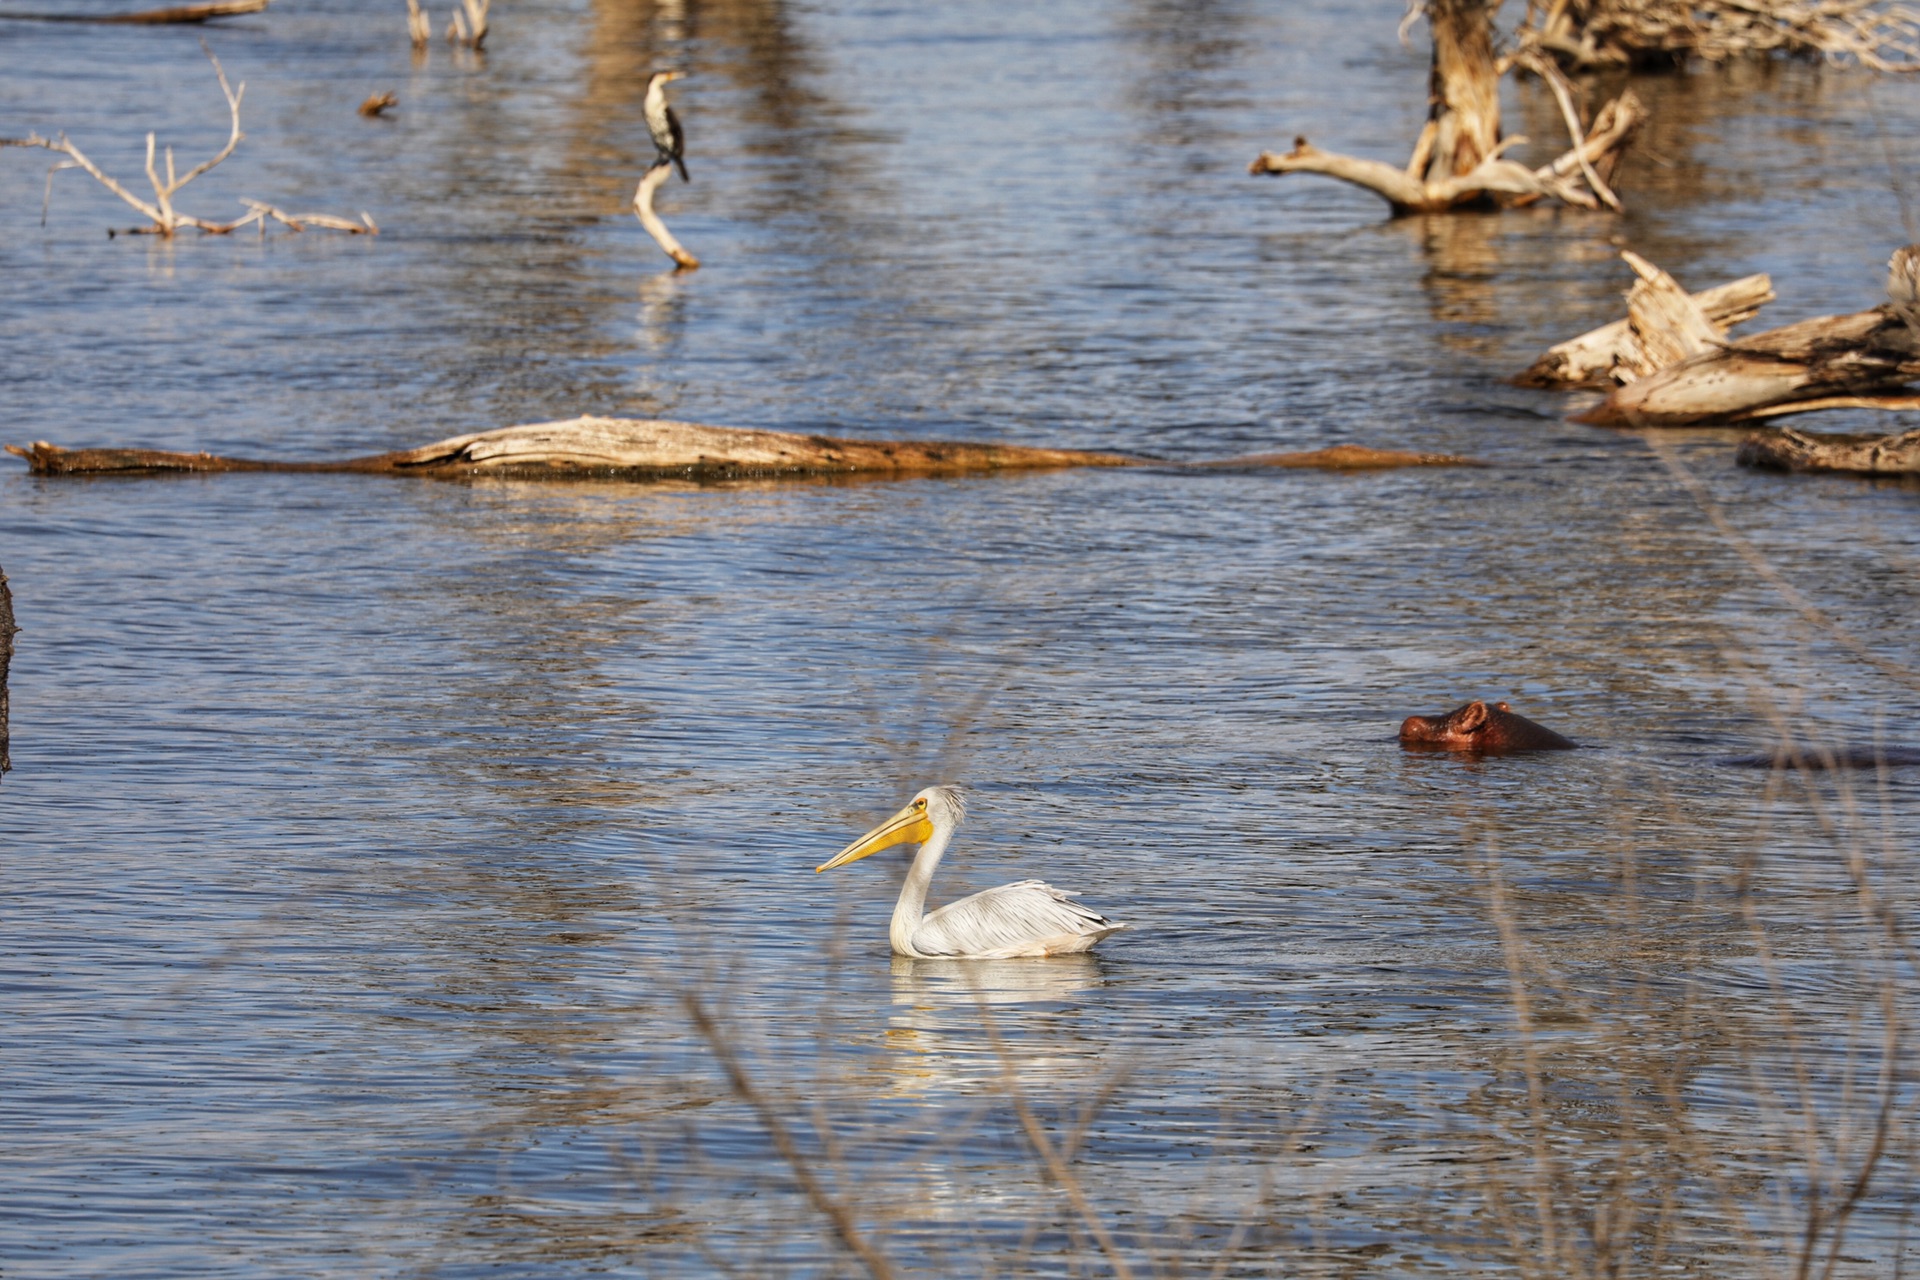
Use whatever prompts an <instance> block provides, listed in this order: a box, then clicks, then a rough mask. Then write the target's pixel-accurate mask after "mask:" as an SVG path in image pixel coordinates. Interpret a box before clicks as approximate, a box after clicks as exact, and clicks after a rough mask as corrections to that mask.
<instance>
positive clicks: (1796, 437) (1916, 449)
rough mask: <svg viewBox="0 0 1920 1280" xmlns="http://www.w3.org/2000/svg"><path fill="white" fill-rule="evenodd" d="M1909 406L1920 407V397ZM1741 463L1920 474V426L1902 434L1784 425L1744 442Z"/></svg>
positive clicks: (1789, 468)
mask: <svg viewBox="0 0 1920 1280" xmlns="http://www.w3.org/2000/svg"><path fill="white" fill-rule="evenodd" d="M1908 398H1909V399H1910V400H1912V401H1913V404H1911V405H1909V406H1908V407H1909V408H1920V397H1908ZM1739 459H1740V463H1741V465H1743V466H1748V467H1758V468H1760V469H1761V470H1765V471H1840V472H1847V473H1849V474H1852V475H1863V476H1911V475H1920V431H1906V432H1902V433H1899V434H1897V435H1886V436H1854V435H1813V434H1810V433H1808V432H1804V431H1795V430H1794V429H1793V428H1792V427H1782V428H1780V429H1779V430H1778V431H1769V432H1756V433H1755V434H1753V435H1750V436H1748V437H1747V438H1746V440H1745V441H1743V442H1742V443H1741V445H1740V453H1739Z"/></svg>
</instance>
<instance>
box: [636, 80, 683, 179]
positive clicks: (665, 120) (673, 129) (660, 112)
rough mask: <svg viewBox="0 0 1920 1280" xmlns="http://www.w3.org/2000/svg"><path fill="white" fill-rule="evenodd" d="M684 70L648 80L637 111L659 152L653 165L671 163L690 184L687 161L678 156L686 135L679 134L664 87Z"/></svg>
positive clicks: (680, 154)
mask: <svg viewBox="0 0 1920 1280" xmlns="http://www.w3.org/2000/svg"><path fill="white" fill-rule="evenodd" d="M685 74H686V73H685V72H684V71H656V72H654V73H653V75H652V76H650V77H648V79H647V97H646V101H645V102H643V103H642V104H641V107H640V110H641V112H642V114H644V115H645V116H646V117H647V132H648V133H650V134H652V135H653V147H654V150H656V151H658V152H659V153H660V158H659V159H658V160H656V161H654V163H655V164H665V163H667V162H668V161H669V160H671V161H672V162H673V163H674V164H675V165H676V166H678V168H679V170H680V180H681V181H682V182H692V181H693V179H692V178H689V177H688V176H687V162H686V161H685V160H683V159H682V158H681V157H682V155H683V154H684V153H685V152H686V149H687V139H686V135H685V134H683V133H681V132H680V117H678V116H676V115H674V114H673V108H672V107H670V106H668V105H667V94H666V87H667V85H668V84H670V83H672V82H673V81H675V80H678V79H679V78H680V77H681V76H683V75H685Z"/></svg>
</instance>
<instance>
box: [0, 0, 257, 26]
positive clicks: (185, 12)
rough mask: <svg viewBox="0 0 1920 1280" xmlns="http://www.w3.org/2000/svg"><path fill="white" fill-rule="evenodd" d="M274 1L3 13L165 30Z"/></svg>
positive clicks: (16, 17) (226, 0)
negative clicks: (90, 11) (113, 10)
mask: <svg viewBox="0 0 1920 1280" xmlns="http://www.w3.org/2000/svg"><path fill="white" fill-rule="evenodd" d="M269 3H271V0H223V2H222V3H218V4H187V5H178V6H176V7H174V8H170V9H141V10H139V11H138V12H135V13H99V14H86V13H0V18H12V19H14V20H15V21H19V22H88V23H95V24H98V25H104V26H135V27H164V26H177V25H192V24H195V23H201V22H212V21H213V20H215V19H216V18H238V17H242V16H244V15H246V14H249V13H259V12H261V11H262V10H263V9H265V8H266V7H267V5H268V4H269Z"/></svg>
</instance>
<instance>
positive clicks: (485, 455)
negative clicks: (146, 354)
mask: <svg viewBox="0 0 1920 1280" xmlns="http://www.w3.org/2000/svg"><path fill="white" fill-rule="evenodd" d="M6 449H7V452H8V453H12V454H16V455H18V456H20V457H22V458H25V459H26V460H27V464H28V466H30V467H31V468H32V469H33V472H34V474H36V475H43V476H80V475H163V474H167V473H180V472H216V471H292V472H307V473H316V472H354V473H360V474H369V475H410V476H429V477H441V478H453V477H473V476H510V477H515V478H520V479H567V478H579V477H600V478H608V479H621V480H660V479H686V480H697V481H715V480H737V479H748V478H756V477H780V476H831V475H867V476H875V477H906V476H939V475H964V474H967V473H972V472H982V471H1014V470H1029V471H1030V470H1039V469H1046V468H1057V467H1133V466H1147V465H1160V466H1164V465H1166V464H1165V463H1163V462H1161V461H1160V460H1158V459H1154V458H1147V457H1140V456H1137V455H1133V454H1125V453H1105V452H1099V451H1096V450H1088V449H1035V448H1028V447H1025V446H1022V445H1007V444H972V443H965V442H956V441H931V440H852V439H848V438H846V437H844V436H817V435H798V434H795V433H793V432H787V431H753V430H748V429H745V428H740V427H709V426H701V425H699V424H696V423H691V422H670V421H667V420H665V419H659V418H593V417H586V418H570V419H567V420H566V421H564V422H541V423H534V424H532V425H529V426H519V427H505V428H502V429H501V430H498V431H483V432H479V433H477V434H475V435H466V436H454V437H453V438H452V439H449V440H438V441H435V442H434V443H433V444H429V445H423V446H421V447H420V448H418V449H402V450H399V451H397V452H394V453H378V454H372V455H370V456H366V457H358V458H341V459H337V460H332V461H320V462H277V461H270V460H262V459H253V458H226V457H221V456H220V455H218V454H212V453H173V452H167V451H164V450H159V449H62V448H59V447H58V446H56V445H51V444H48V443H47V442H46V441H44V440H40V441H36V442H34V443H33V444H32V445H29V446H27V447H24V448H23V447H21V446H19V445H12V444H10V445H8V446H6ZM1198 465H1202V466H1218V467H1247V468H1254V467H1322V468H1328V469H1332V470H1344V471H1353V470H1372V469H1379V468H1383V467H1404V466H1475V465H1479V464H1477V463H1475V462H1474V461H1473V460H1472V459H1470V458H1457V457H1454V456H1453V455H1451V454H1439V453H1407V452H1401V451H1398V450H1391V449H1368V448H1365V447H1362V446H1360V445H1336V446H1334V447H1333V448H1331V449H1317V450H1314V451H1312V452H1309V453H1268V454H1251V455H1249V456H1247V457H1244V458H1229V459H1226V460H1224V461H1222V462H1217V463H1202V464H1198Z"/></svg>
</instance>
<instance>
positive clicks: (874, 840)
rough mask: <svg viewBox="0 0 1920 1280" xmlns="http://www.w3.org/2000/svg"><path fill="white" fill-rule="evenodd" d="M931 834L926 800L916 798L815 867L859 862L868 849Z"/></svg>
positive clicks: (920, 839)
mask: <svg viewBox="0 0 1920 1280" xmlns="http://www.w3.org/2000/svg"><path fill="white" fill-rule="evenodd" d="M932 834H933V819H932V818H929V817H928V816H927V802H926V801H925V800H915V801H914V802H913V803H912V804H910V805H908V806H907V807H906V808H904V809H902V810H901V811H900V812H898V813H896V814H894V815H893V816H892V817H891V818H888V819H887V820H886V821H885V822H883V823H881V824H880V825H879V826H877V827H875V828H874V829H873V830H871V831H869V832H867V834H865V835H863V836H861V837H860V838H859V839H858V840H855V841H854V842H853V843H852V844H850V845H848V846H847V847H846V848H844V849H842V850H841V851H840V852H838V853H836V854H834V855H833V856H832V857H831V858H828V859H827V860H826V861H825V862H823V863H821V864H820V865H819V866H817V867H815V868H814V872H815V873H816V874H818V873H819V872H822V871H831V870H833V869H834V868H835V867H844V866H846V865H847V864H848V863H849V862H858V861H860V859H862V858H864V857H866V856H867V855H868V854H870V853H878V852H880V851H881V850H882V849H891V848H893V846H895V845H897V844H920V843H922V842H923V841H925V840H926V839H927V837H929V836H931V835H932Z"/></svg>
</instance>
